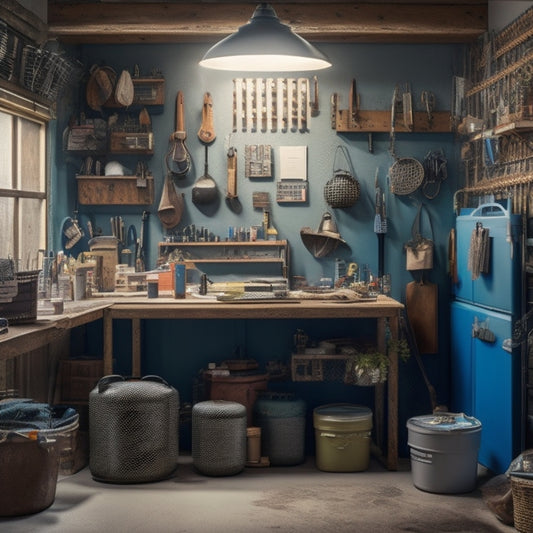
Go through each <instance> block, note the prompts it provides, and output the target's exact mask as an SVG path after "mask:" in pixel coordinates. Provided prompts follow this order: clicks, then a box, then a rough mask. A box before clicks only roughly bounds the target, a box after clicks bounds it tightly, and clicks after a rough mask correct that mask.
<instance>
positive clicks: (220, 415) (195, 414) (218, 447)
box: [192, 400, 246, 476]
mask: <svg viewBox="0 0 533 533" xmlns="http://www.w3.org/2000/svg"><path fill="white" fill-rule="evenodd" d="M192 459H193V465H194V467H195V468H196V469H197V470H198V471H199V472H200V473H201V474H204V475H207V476H231V475H234V474H238V473H239V472H241V471H242V470H244V466H245V464H246V407H245V406H244V405H242V404H240V403H238V402H231V401H226V400H208V401H205V402H199V403H196V404H194V405H193V408H192Z"/></svg>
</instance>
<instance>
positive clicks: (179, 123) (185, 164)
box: [166, 91, 191, 178]
mask: <svg viewBox="0 0 533 533" xmlns="http://www.w3.org/2000/svg"><path fill="white" fill-rule="evenodd" d="M186 138H187V132H186V130H185V110H184V103H183V93H182V92H181V91H178V94H177V96H176V131H175V132H174V133H172V135H171V136H170V149H169V151H168V153H167V158H166V162H167V168H168V170H169V172H170V173H171V174H172V175H173V176H176V177H179V178H181V177H183V176H185V174H187V172H189V170H190V168H191V156H190V154H189V150H188V149H187V145H186V144H185V139H186Z"/></svg>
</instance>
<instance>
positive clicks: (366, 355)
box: [345, 339, 411, 387]
mask: <svg viewBox="0 0 533 533" xmlns="http://www.w3.org/2000/svg"><path fill="white" fill-rule="evenodd" d="M391 349H393V350H395V351H396V352H397V354H398V357H399V358H400V359H401V360H402V361H404V362H405V361H406V360H407V359H408V358H409V357H410V355H411V351H410V350H409V345H408V343H407V341H406V340H405V339H398V340H395V341H392V340H391V341H389V350H391ZM388 370H389V357H388V356H387V355H386V354H384V353H381V352H379V351H377V350H376V349H375V348H373V347H369V348H368V349H366V350H364V351H359V350H356V351H355V353H353V354H352V355H350V357H349V358H348V360H347V361H346V375H345V382H346V383H352V384H353V385H359V386H362V387H364V386H371V385H376V384H377V383H384V382H385V381H387V374H388Z"/></svg>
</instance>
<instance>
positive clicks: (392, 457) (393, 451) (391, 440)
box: [387, 315, 399, 470]
mask: <svg viewBox="0 0 533 533" xmlns="http://www.w3.org/2000/svg"><path fill="white" fill-rule="evenodd" d="M389 329H390V338H391V341H392V343H391V344H390V347H389V379H388V380H387V383H388V421H387V427H388V438H387V442H388V450H387V468H388V469H389V470H398V380H399V371H398V351H397V348H396V345H397V341H398V334H399V316H398V315H396V316H394V317H391V318H390V319H389Z"/></svg>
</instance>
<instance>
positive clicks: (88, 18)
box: [48, 0, 488, 44]
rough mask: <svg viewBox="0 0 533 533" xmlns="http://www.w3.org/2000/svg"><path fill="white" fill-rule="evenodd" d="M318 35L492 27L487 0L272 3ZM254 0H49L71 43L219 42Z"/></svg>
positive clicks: (402, 37) (52, 18) (366, 36)
mask: <svg viewBox="0 0 533 533" xmlns="http://www.w3.org/2000/svg"><path fill="white" fill-rule="evenodd" d="M273 6H274V9H275V10H276V12H277V14H278V16H279V18H280V20H281V21H282V22H284V23H285V24H289V25H290V26H291V28H292V29H293V30H294V31H295V32H297V33H298V34H300V35H301V36H302V37H305V38H306V39H308V40H310V41H315V42H344V43H348V42H359V43H363V42H374V43H375V42H381V43H392V42H394V43H465V42H472V41H474V40H475V39H477V38H478V37H479V36H480V35H481V34H482V33H484V32H485V31H487V19H488V8H487V4H486V3H480V2H479V0H472V2H471V3H465V2H464V1H459V0H456V2H453V0H450V1H449V2H448V3H445V4H444V3H442V2H440V1H435V2H429V3H428V2H426V3H420V2H417V1H413V2H409V3H398V2H394V1H389V2H387V3H360V2H357V3H355V2H348V3H347V2H342V1H341V2H333V3H320V4H315V3H307V4H302V3H299V2H292V3H283V4H279V5H278V4H276V3H273ZM253 7H254V6H253V5H250V3H239V2H233V3H224V4H219V5H216V4H213V3H197V2H196V3H195V2H192V1H191V2H179V3H164V2H157V3H136V2H131V3H127V2H120V3H102V2H99V3H75V2H71V3H66V2H60V3H50V4H49V6H48V25H49V27H48V32H49V37H50V38H52V39H57V40H59V41H62V42H65V43H73V44H74V43H78V44H89V43H102V44H125V43H180V42H206V43H209V42H216V41H217V40H219V39H221V38H222V37H224V36H226V35H229V34H230V33H233V32H234V31H235V30H236V29H237V28H238V27H239V26H242V25H243V24H244V23H246V22H247V21H248V20H249V19H250V17H251V16H252V13H253Z"/></svg>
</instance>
